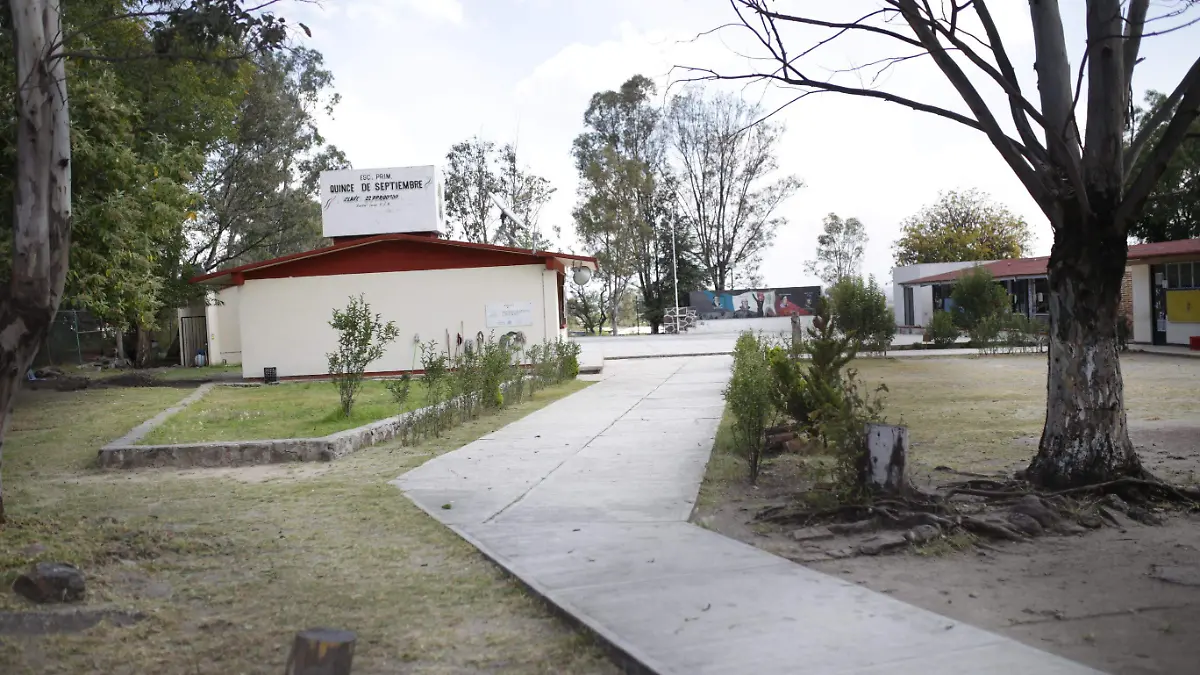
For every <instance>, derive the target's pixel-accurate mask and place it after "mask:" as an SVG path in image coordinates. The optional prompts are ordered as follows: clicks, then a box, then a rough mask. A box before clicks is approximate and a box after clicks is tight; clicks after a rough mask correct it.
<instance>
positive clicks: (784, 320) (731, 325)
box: [687, 316, 813, 335]
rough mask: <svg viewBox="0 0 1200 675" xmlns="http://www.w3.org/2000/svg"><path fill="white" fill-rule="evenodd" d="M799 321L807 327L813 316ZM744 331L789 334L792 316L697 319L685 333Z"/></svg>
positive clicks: (704, 333)
mask: <svg viewBox="0 0 1200 675" xmlns="http://www.w3.org/2000/svg"><path fill="white" fill-rule="evenodd" d="M800 322H801V323H802V324H803V326H804V327H805V328H806V329H807V328H808V327H809V326H811V325H812V322H813V318H812V317H811V316H802V317H800ZM745 331H751V332H754V333H758V332H762V333H767V334H772V335H774V334H780V335H790V334H791V332H792V318H791V317H790V316H768V317H762V318H758V317H755V318H752V319H710V320H708V321H697V322H696V325H695V326H693V327H691V328H689V329H688V331H687V334H688V335H692V334H701V335H714V334H731V333H732V334H736V333H744V332H745Z"/></svg>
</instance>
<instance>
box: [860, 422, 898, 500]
mask: <svg viewBox="0 0 1200 675" xmlns="http://www.w3.org/2000/svg"><path fill="white" fill-rule="evenodd" d="M907 457H908V427H899V426H893V425H890V424H868V425H867V466H866V467H865V469H866V470H865V471H864V472H863V473H864V474H865V475H864V476H863V478H864V479H865V480H866V482H867V486H868V487H870V488H872V489H874V490H876V491H878V492H884V493H891V494H895V493H900V492H903V491H904V490H905V488H906V486H907V481H906V479H905V473H904V464H905V461H906V459H907Z"/></svg>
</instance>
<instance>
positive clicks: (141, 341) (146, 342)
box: [134, 326, 151, 368]
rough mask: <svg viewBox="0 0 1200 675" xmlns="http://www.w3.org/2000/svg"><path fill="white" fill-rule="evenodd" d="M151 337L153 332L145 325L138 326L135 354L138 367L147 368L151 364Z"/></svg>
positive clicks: (135, 363) (135, 362)
mask: <svg viewBox="0 0 1200 675" xmlns="http://www.w3.org/2000/svg"><path fill="white" fill-rule="evenodd" d="M150 337H151V333H150V331H149V330H147V329H146V328H145V327H143V326H138V329H137V354H136V355H135V356H134V365H135V366H136V367H138V368H145V367H147V366H149V365H150V357H151V354H150Z"/></svg>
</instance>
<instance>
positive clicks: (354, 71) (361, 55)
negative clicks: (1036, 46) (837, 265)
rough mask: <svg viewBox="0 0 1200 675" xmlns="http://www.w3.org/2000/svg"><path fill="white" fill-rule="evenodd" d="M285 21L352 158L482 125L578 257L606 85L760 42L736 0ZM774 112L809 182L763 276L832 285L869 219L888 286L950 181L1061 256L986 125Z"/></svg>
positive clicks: (791, 162) (363, 164)
mask: <svg viewBox="0 0 1200 675" xmlns="http://www.w3.org/2000/svg"><path fill="white" fill-rule="evenodd" d="M1177 2H1178V0H1156V4H1159V5H1172V4H1177ZM782 4H783V5H792V6H793V7H790V9H793V10H794V11H795V10H798V9H809V10H811V12H809V13H816V14H820V15H822V16H825V15H829V14H830V12H831V11H832V12H833V14H832V16H834V17H835V18H854V16H857V15H859V14H861V12H859V10H861V9H863V8H866V9H867V10H868V11H869V10H870V9H872V8H875V7H877V6H878V4H879V3H877V2H874V1H872V0H839V1H838V3H836V7H835V8H834V9H833V10H830V9H829V8H830V7H834V6H835V3H832V2H829V0H793V2H791V3H782ZM991 6H992V11H993V12H994V13H996V19H997V23H998V24H999V25H1000V30H1001V32H1002V34H1003V35H1004V40H1005V44H1006V45H1007V47H1008V50H1009V52H1010V54H1011V55H1012V58H1013V61H1014V64H1015V67H1016V69H1017V72H1018V74H1019V76H1020V78H1021V79H1022V86H1023V89H1024V90H1025V91H1026V92H1027V95H1028V96H1030V97H1031V98H1032V97H1034V92H1035V87H1036V79H1035V74H1034V72H1033V59H1032V33H1031V29H1030V21H1029V15H1028V5H1027V3H1026V2H1023V1H1021V0H1000V1H999V2H993V3H991ZM856 12H859V14H856ZM283 13H285V15H286V16H287V17H288V18H289V20H290V21H293V22H294V21H303V22H304V23H305V24H306V25H307V26H308V27H309V28H310V29H311V31H312V37H311V39H308V38H305V39H304V42H303V43H304V44H305V45H306V46H308V47H311V48H313V49H316V50H318V51H320V52H322V53H323V54H324V56H325V59H326V66H327V67H328V69H329V70H330V71H331V72H332V73H333V75H334V78H335V79H334V87H335V89H336V91H337V93H338V94H340V95H341V102H340V104H339V105H338V106H337V107H336V109H335V110H334V114H333V116H332V118H330V119H326V120H323V121H322V122H321V127H320V128H321V131H322V133H323V134H324V135H325V136H326V138H327V139H328V141H329V142H331V143H333V144H334V145H337V146H338V147H339V148H341V149H342V150H343V151H345V152H346V154H347V156H348V157H349V159H350V161H351V163H352V164H353V165H354V167H355V168H359V169H364V168H377V167H395V166H414V165H423V164H440V163H443V160H444V157H445V155H446V152H447V151H448V150H449V148H450V146H451V145H452V144H454V143H456V142H459V141H462V140H466V139H468V138H470V137H472V136H476V135H478V136H481V137H483V138H486V139H488V140H491V141H494V142H496V143H497V144H503V143H514V144H515V145H516V147H517V153H518V157H519V158H520V160H521V162H522V163H524V164H526V165H527V167H528V169H529V170H531V171H533V172H534V173H537V174H538V175H541V176H543V177H545V178H547V179H549V180H550V182H551V184H552V185H553V186H554V187H555V188H556V192H555V194H554V196H553V198H552V200H551V202H550V203H549V205H548V206H547V207H546V208H545V209H544V210H543V212H542V216H541V221H540V229H541V230H542V231H543V232H545V231H547V230H548V228H549V227H550V226H552V225H559V226H561V227H562V228H563V229H564V231H566V235H565V236H564V238H563V240H561V241H560V242H559V244H560V248H562V249H564V250H577V244H576V242H575V241H574V239H573V237H572V236H571V234H570V230H571V215H570V214H571V209H572V208H573V206H574V205H575V203H576V199H577V196H576V187H577V183H578V180H577V177H576V174H575V169H574V165H573V162H572V159H571V154H570V151H571V142H572V140H573V139H574V138H575V136H576V135H577V134H579V133H580V132H581V131H582V125H583V113H584V110H585V109H586V107H587V104H588V101H589V99H590V97H591V96H592V94H594V93H596V92H598V91H605V90H611V89H616V88H617V87H619V86H620V85H621V83H622V82H624V81H625V80H627V79H628V78H629V77H631V76H633V75H635V74H643V75H646V76H648V77H650V78H652V79H654V80H655V81H656V82H657V83H658V84H659V96H660V99H661V101H664V102H665V101H666V100H667V97H668V96H670V95H672V94H674V93H678V91H679V88H680V87H681V86H684V83H682V82H681V81H680V80H681V79H683V78H684V77H686V74H685V72H684V71H681V70H680V69H678V68H676V66H694V67H701V68H711V69H713V70H716V71H718V72H721V73H723V74H724V73H731V74H732V73H745V72H750V70H751V69H753V68H757V67H760V66H757V65H756V64H755V63H754V62H752V61H751V60H750V59H749V57H751V56H754V55H756V54H757V52H755V51H754V49H753V47H754V45H753V44H751V43H749V42H748V41H747V36H746V35H745V34H743V33H739V32H737V31H736V30H732V29H722V30H719V31H716V32H710V31H712V30H713V29H714V28H717V27H718V26H721V25H723V24H727V23H728V22H730V21H733V20H735V19H736V15H735V14H734V13H733V10H732V9H731V7H730V4H729V2H728V0H322V2H321V3H320V4H319V5H299V4H298V5H293V6H289V7H288V8H287V9H285V10H283ZM1062 14H1063V16H1064V21H1065V22H1066V23H1067V28H1066V30H1067V37H1068V43H1069V49H1070V51H1071V53H1072V54H1073V55H1075V56H1074V57H1073V64H1076V65H1077V64H1078V60H1077V59H1078V55H1080V54H1081V53H1082V51H1083V44H1082V40H1081V34H1082V30H1083V19H1084V11H1083V0H1064V1H1063V7H1062ZM1152 14H1153V13H1152ZM1197 30H1200V29H1197ZM706 32H707V34H705V35H701V33H706ZM1194 38H1195V33H1194V32H1189V31H1181V32H1179V33H1175V34H1172V35H1167V36H1163V37H1160V38H1155V40H1154V41H1153V42H1148V44H1147V45H1146V46H1145V47H1144V48H1143V50H1142V55H1143V56H1144V57H1145V59H1146V60H1145V62H1144V63H1143V64H1142V65H1140V66H1139V68H1138V74H1137V76H1136V77H1135V85H1134V86H1135V90H1136V91H1137V92H1138V93H1137V97H1138V99H1139V100H1140V99H1141V96H1142V92H1144V91H1145V90H1147V89H1158V90H1163V89H1166V90H1169V89H1171V88H1173V86H1174V84H1175V83H1176V82H1178V80H1179V78H1180V77H1181V76H1182V75H1183V73H1184V71H1185V70H1186V67H1187V65H1188V63H1189V62H1190V60H1191V58H1192V57H1193V56H1192V55H1194V53H1195V51H1196V48H1195V47H1194V46H1193V45H1194V44H1195V43H1194ZM785 39H786V40H794V43H795V44H800V43H801V42H804V41H806V40H809V39H811V36H809V35H806V34H802V33H800V32H795V33H793V34H789V35H785ZM896 53H897V52H896V51H895V49H893V48H891V47H890V46H888V45H886V44H880V43H879V42H878V40H875V39H873V38H869V39H854V40H839V41H838V42H836V43H832V44H831V45H830V46H828V47H826V48H823V49H822V51H821V52H819V53H818V54H815V55H814V57H813V60H811V63H812V64H814V66H816V67H821V68H824V69H826V70H827V71H828V72H831V73H832V72H833V71H836V70H841V69H847V68H851V67H853V66H857V65H861V64H863V63H868V62H870V61H873V60H874V59H876V58H879V57H881V56H887V55H894V54H896ZM1180 53H1183V54H1186V55H1188V58H1180V57H1179V54H1180ZM839 77H845V76H839ZM848 84H858V82H857V81H856V80H849V81H848ZM709 86H714V87H715V86H726V87H729V88H730V90H731V91H735V92H737V93H739V94H740V95H742V96H744V97H746V98H747V99H748V100H752V101H755V102H758V103H760V104H761V105H762V106H763V107H764V109H765V110H768V111H769V110H774V109H775V108H776V107H778V106H780V105H782V103H783V102H785V101H787V100H790V99H791V98H792V97H793V96H794V92H793V93H790V95H789V92H787V91H784V90H780V89H778V88H766V87H763V86H759V85H753V86H745V85H742V84H738V85H731V84H729V83H720V85H718V84H716V83H714V84H710V85H709ZM874 86H879V87H882V88H885V89H887V90H889V91H894V92H896V93H900V94H903V95H906V96H909V97H912V98H919V99H920V100H922V101H927V102H929V103H932V104H935V105H939V106H943V107H946V108H950V109H954V110H960V111H961V110H964V106H963V105H962V103H961V100H960V99H958V97H957V95H956V94H955V92H954V91H953V89H952V88H951V87H950V86H949V85H948V84H947V83H946V81H945V78H944V77H943V76H942V75H941V73H940V72H939V71H937V70H936V69H935V68H933V67H932V66H931V65H930V64H928V63H922V62H920V61H911V62H907V63H905V64H902V66H900V67H898V68H896V69H894V70H893V71H891V72H890V73H888V74H887V75H885V76H884V78H883V79H881V80H880V81H879V82H877V83H876V84H875V85H874ZM1084 96H1085V98H1086V88H1085V94H1084ZM988 98H989V100H990V101H996V102H1000V105H997V106H994V108H993V109H995V110H998V111H1003V110H1004V105H1003V104H1002V98H1001V97H1000V96H998V95H997V92H996V91H992V92H990V93H989V94H988ZM773 119H774V120H776V121H779V122H782V123H783V124H784V125H786V133H785V134H784V136H783V138H782V140H781V142H780V143H779V146H778V148H777V156H778V160H779V165H780V170H779V172H778V175H779V176H783V175H787V174H792V175H796V176H798V177H799V178H800V179H801V180H803V181H804V183H805V187H804V188H803V189H801V190H800V191H799V192H797V193H796V195H795V196H793V197H792V198H791V199H790V200H789V201H788V202H787V203H785V204H784V205H783V207H782V208H781V210H780V215H782V216H784V217H785V218H786V219H787V223H786V225H784V226H782V227H781V228H780V229H779V230H778V232H777V235H776V238H775V240H774V243H773V244H772V246H771V247H770V248H769V250H768V251H767V252H766V253H765V255H764V256H763V260H762V266H761V268H760V274H761V276H762V278H763V281H764V282H765V284H766V285H768V286H773V287H779V286H793V285H808V284H814V283H818V281H817V279H815V278H814V277H813V276H811V275H809V274H807V273H805V271H804V262H805V261H806V260H809V259H811V258H813V257H814V251H815V247H816V238H817V235H818V234H819V233H820V230H821V221H822V218H823V217H824V216H825V215H826V214H828V213H837V214H838V215H839V216H842V217H843V218H848V217H855V218H858V219H860V220H861V221H862V222H863V223H864V224H865V226H866V230H867V233H868V235H869V241H868V244H867V247H866V253H865V259H864V272H865V273H867V274H873V275H875V276H876V277H878V278H879V279H880V280H881V281H884V282H887V281H890V276H891V268H892V245H893V243H894V242H895V241H896V239H897V238H899V234H900V227H901V223H902V221H903V220H904V219H905V218H907V217H908V216H910V215H912V214H913V213H915V212H917V211H918V210H919V209H920V208H921V207H922V206H924V205H927V204H930V203H932V202H934V201H935V200H936V199H937V197H938V194H939V192H941V191H945V190H956V189H969V188H978V189H980V190H983V191H984V192H987V193H989V194H990V195H991V196H992V197H993V198H995V199H996V200H997V201H999V202H1001V203H1003V204H1004V205H1006V206H1007V207H1008V208H1009V209H1010V210H1012V211H1013V212H1014V213H1016V214H1018V215H1020V216H1022V217H1024V218H1025V219H1026V220H1027V221H1028V222H1029V223H1030V225H1031V226H1032V229H1033V232H1034V234H1035V237H1036V239H1035V241H1034V243H1033V247H1032V250H1031V251H1030V252H1029V253H1030V254H1031V255H1047V254H1048V253H1049V251H1050V245H1051V242H1052V234H1051V232H1050V228H1049V225H1048V224H1047V221H1046V219H1045V217H1044V216H1043V215H1042V214H1041V211H1040V209H1039V208H1038V207H1037V205H1036V204H1035V203H1034V202H1033V200H1032V199H1031V198H1030V197H1029V196H1028V194H1027V193H1026V192H1025V189H1024V188H1023V187H1022V185H1021V184H1020V182H1019V181H1018V180H1017V179H1016V178H1015V177H1014V175H1013V174H1012V172H1011V171H1010V170H1009V169H1008V167H1007V165H1006V164H1005V163H1004V162H1003V160H1002V159H1000V157H999V155H998V154H997V153H996V151H995V150H994V149H993V148H992V146H991V145H990V143H989V142H988V141H987V139H986V138H985V137H984V136H983V134H981V133H980V132H977V131H975V130H973V129H969V128H967V127H964V126H961V125H959V124H957V123H955V122H952V121H948V120H945V119H942V118H939V117H934V116H931V115H928V114H925V113H920V112H915V111H911V110H909V109H907V108H904V107H901V106H897V105H894V104H890V103H885V102H876V101H870V100H866V99H862V98H858V97H846V96H839V95H832V94H822V95H819V96H812V97H808V98H806V99H804V100H802V101H799V102H797V103H795V104H793V105H790V106H787V107H786V108H784V109H783V110H782V111H780V112H779V113H778V114H777V115H776V116H775V117H774V118H773ZM1081 123H1082V122H1081Z"/></svg>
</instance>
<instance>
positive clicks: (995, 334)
mask: <svg viewBox="0 0 1200 675" xmlns="http://www.w3.org/2000/svg"><path fill="white" fill-rule="evenodd" d="M1007 322H1008V317H1007V316H1005V315H1002V314H992V315H990V316H984V317H982V318H980V319H979V320H978V321H976V322H975V325H974V327H972V328H971V330H970V331H969V332H968V334H969V335H970V336H971V346H972V347H975V348H976V349H978V350H979V351H981V352H983V353H985V354H995V353H996V352H997V351H998V350H999V346H1000V333H1001V332H1002V331H1003V330H1004V328H1005V325H1006V323H1007Z"/></svg>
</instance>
